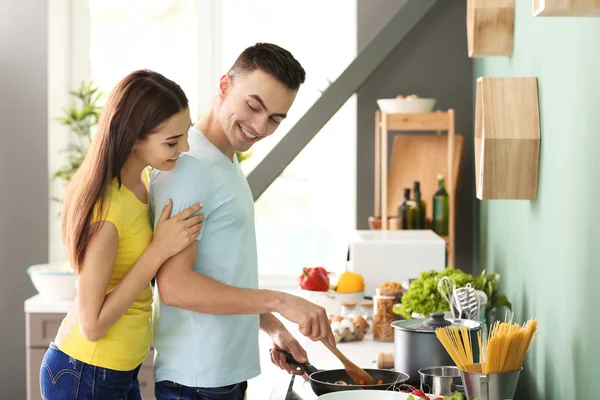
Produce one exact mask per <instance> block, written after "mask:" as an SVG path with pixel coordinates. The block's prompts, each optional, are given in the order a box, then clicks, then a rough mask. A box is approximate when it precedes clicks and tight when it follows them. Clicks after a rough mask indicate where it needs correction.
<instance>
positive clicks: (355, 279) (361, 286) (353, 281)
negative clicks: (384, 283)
mask: <svg viewBox="0 0 600 400" xmlns="http://www.w3.org/2000/svg"><path fill="white" fill-rule="evenodd" d="M335 290H336V292H340V293H355V292H362V291H363V290H365V280H364V278H363V277H362V275H360V274H357V273H356V272H350V271H346V272H344V273H342V274H341V275H340V278H339V280H338V284H337V288H336V289H335Z"/></svg>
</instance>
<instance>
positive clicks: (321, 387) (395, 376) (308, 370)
mask: <svg viewBox="0 0 600 400" xmlns="http://www.w3.org/2000/svg"><path fill="white" fill-rule="evenodd" d="M272 351H279V352H280V353H281V354H283V355H284V356H285V360H286V362H287V363H288V364H290V365H294V366H297V367H299V368H300V369H301V370H302V371H303V372H304V373H305V374H306V375H307V376H308V378H309V379H310V386H311V388H312V390H313V392H315V394H316V395H317V396H321V395H323V394H327V393H332V392H343V391H347V390H358V389H360V390H365V389H368V390H391V391H400V390H401V389H402V388H403V387H404V385H403V383H404V382H406V381H408V375H406V374H405V373H402V372H396V371H389V370H385V369H365V371H366V372H367V373H368V374H369V375H371V376H372V377H373V379H375V381H376V382H382V383H380V384H376V385H357V384H354V383H353V381H352V379H351V378H350V377H349V376H348V374H347V373H346V370H344V369H332V370H322V371H320V370H318V369H316V368H315V367H314V366H312V365H311V364H310V363H309V362H306V363H300V362H298V361H296V360H295V359H294V357H293V356H292V355H291V354H290V353H288V352H286V351H282V350H272Z"/></svg>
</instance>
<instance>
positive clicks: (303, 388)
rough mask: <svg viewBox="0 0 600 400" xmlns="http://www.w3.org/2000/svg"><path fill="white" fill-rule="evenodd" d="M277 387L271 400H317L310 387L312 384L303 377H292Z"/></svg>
mask: <svg viewBox="0 0 600 400" xmlns="http://www.w3.org/2000/svg"><path fill="white" fill-rule="evenodd" d="M286 382H287V384H286V383H285V382H282V383H281V384H280V385H277V386H276V387H275V388H274V389H273V392H272V393H271V398H270V400H316V399H317V397H318V396H317V395H316V394H315V393H314V392H313V390H312V388H311V387H310V382H307V381H305V380H304V379H303V378H302V377H301V376H297V375H292V377H291V379H290V380H289V381H286Z"/></svg>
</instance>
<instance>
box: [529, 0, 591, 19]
mask: <svg viewBox="0 0 600 400" xmlns="http://www.w3.org/2000/svg"><path fill="white" fill-rule="evenodd" d="M532 2H533V15H535V16H536V17H600V0H532Z"/></svg>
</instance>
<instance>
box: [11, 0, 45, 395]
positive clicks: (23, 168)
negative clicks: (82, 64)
mask: <svg viewBox="0 0 600 400" xmlns="http://www.w3.org/2000/svg"><path fill="white" fill-rule="evenodd" d="M0 10H1V11H0V210H1V216H0V354H1V355H2V361H1V362H0V388H1V389H0V392H1V394H0V397H1V398H2V399H24V398H25V393H26V387H25V316H24V313H23V302H24V301H25V299H27V298H28V297H30V296H31V295H33V294H34V293H35V290H34V288H33V286H32V285H31V283H30V280H29V277H28V276H27V274H26V268H27V267H28V266H30V265H33V264H36V263H44V262H47V261H48V225H47V221H48V180H47V177H48V123H47V119H48V106H47V87H48V80H47V51H48V45H47V37H46V36H47V35H46V30H47V21H48V10H47V8H46V2H44V1H41V2H40V1H36V0H21V1H14V0H0Z"/></svg>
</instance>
